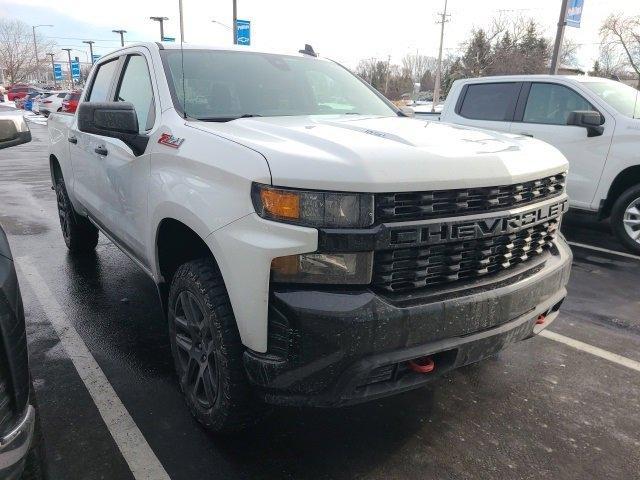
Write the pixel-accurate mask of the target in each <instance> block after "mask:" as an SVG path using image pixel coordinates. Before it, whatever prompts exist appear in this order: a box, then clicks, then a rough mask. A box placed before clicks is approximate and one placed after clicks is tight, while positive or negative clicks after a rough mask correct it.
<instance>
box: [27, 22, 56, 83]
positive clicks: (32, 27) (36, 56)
mask: <svg viewBox="0 0 640 480" xmlns="http://www.w3.org/2000/svg"><path fill="white" fill-rule="evenodd" d="M38 27H53V25H32V26H31V30H32V31H33V51H34V54H35V59H36V65H35V66H36V80H40V75H39V73H40V72H39V68H38V67H39V66H40V63H39V60H38V42H36V28H38Z"/></svg>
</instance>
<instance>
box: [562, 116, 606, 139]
mask: <svg viewBox="0 0 640 480" xmlns="http://www.w3.org/2000/svg"><path fill="white" fill-rule="evenodd" d="M603 123H604V117H603V116H602V114H601V113H600V112H596V111H594V110H577V111H575V112H571V113H570V114H569V117H568V118H567V125H573V126H576V127H584V128H586V129H587V137H598V136H600V135H602V134H603V133H604V127H603V126H602V124H603Z"/></svg>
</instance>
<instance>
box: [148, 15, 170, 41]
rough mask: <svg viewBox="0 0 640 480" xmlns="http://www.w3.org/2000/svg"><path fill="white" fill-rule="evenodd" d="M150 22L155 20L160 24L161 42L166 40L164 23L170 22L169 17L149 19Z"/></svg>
mask: <svg viewBox="0 0 640 480" xmlns="http://www.w3.org/2000/svg"><path fill="white" fill-rule="evenodd" d="M149 20H153V21H155V22H158V23H159V24H160V41H161V42H162V41H163V40H164V21H165V20H169V17H149Z"/></svg>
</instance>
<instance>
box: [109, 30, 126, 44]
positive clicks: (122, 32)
mask: <svg viewBox="0 0 640 480" xmlns="http://www.w3.org/2000/svg"><path fill="white" fill-rule="evenodd" d="M111 31H112V32H113V33H118V34H120V46H121V47H124V34H125V33H127V31H126V30H111Z"/></svg>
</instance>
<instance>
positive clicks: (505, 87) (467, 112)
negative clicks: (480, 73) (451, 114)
mask: <svg viewBox="0 0 640 480" xmlns="http://www.w3.org/2000/svg"><path fill="white" fill-rule="evenodd" d="M519 93H520V83H517V82H503V83H478V84H475V85H469V86H468V87H467V91H466V93H465V95H464V99H463V100H462V105H460V108H459V110H458V114H459V115H460V116H462V117H465V118H470V119H472V120H491V121H498V122H505V121H507V122H510V121H511V120H512V118H513V112H514V109H515V105H516V102H517V101H518V94H519Z"/></svg>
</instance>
